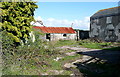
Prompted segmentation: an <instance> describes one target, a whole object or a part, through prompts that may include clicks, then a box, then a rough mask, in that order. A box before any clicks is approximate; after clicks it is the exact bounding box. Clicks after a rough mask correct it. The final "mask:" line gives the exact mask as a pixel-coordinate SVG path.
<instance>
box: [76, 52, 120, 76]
mask: <svg viewBox="0 0 120 77" xmlns="http://www.w3.org/2000/svg"><path fill="white" fill-rule="evenodd" d="M78 54H80V55H83V56H90V59H88V60H85V61H83V62H79V63H74V65H76V66H77V69H79V71H80V72H81V73H83V74H84V77H120V51H113V50H94V51H86V52H78Z"/></svg>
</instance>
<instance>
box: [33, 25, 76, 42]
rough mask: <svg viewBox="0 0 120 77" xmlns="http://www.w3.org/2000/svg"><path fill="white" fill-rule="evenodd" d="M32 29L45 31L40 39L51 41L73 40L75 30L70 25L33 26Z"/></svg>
mask: <svg viewBox="0 0 120 77" xmlns="http://www.w3.org/2000/svg"><path fill="white" fill-rule="evenodd" d="M33 28H34V29H37V30H40V32H42V33H45V36H43V37H41V39H44V40H48V41H53V40H75V39H76V32H75V31H74V30H73V28H72V27H45V26H33Z"/></svg>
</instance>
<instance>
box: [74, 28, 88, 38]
mask: <svg viewBox="0 0 120 77" xmlns="http://www.w3.org/2000/svg"><path fill="white" fill-rule="evenodd" d="M75 31H76V34H77V40H80V39H81V40H84V39H88V38H89V31H88V30H79V29H75Z"/></svg>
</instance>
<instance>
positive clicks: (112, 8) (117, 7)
mask: <svg viewBox="0 0 120 77" xmlns="http://www.w3.org/2000/svg"><path fill="white" fill-rule="evenodd" d="M114 8H120V6H117V7H111V8H107V9H102V10H99V11H97V12H96V13H98V12H101V11H105V10H109V9H114Z"/></svg>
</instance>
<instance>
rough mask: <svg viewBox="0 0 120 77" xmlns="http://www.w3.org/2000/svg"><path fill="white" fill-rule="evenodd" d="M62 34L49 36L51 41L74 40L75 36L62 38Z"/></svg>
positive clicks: (69, 35)
mask: <svg viewBox="0 0 120 77" xmlns="http://www.w3.org/2000/svg"><path fill="white" fill-rule="evenodd" d="M63 35H64V34H54V33H52V34H50V36H51V40H75V39H76V34H66V36H63Z"/></svg>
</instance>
